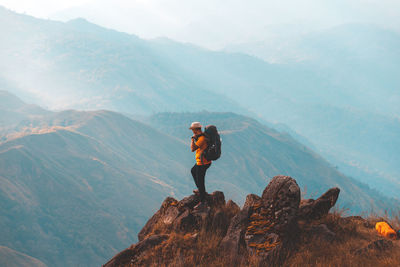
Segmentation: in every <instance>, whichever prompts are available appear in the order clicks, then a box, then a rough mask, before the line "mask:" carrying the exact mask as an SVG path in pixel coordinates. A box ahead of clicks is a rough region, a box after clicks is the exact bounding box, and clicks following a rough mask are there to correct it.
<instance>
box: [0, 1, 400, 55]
mask: <svg viewBox="0 0 400 267" xmlns="http://www.w3.org/2000/svg"><path fill="white" fill-rule="evenodd" d="M0 5H3V6H5V7H6V8H9V9H11V10H14V11H16V12H19V13H26V14H28V15H33V16H35V17H41V18H51V19H56V20H63V21H66V20H69V19H73V18H76V17H83V18H86V19H87V20H89V21H91V22H93V23H96V24H99V25H101V26H104V27H108V28H113V29H116V30H119V31H123V32H128V33H133V34H136V35H139V36H140V37H143V38H155V37H159V36H165V37H169V38H171V39H175V40H178V41H183V42H192V43H196V44H199V45H202V46H206V47H208V48H216V49H218V48H223V47H224V46H226V45H229V44H230V43H238V42H242V41H257V38H260V39H262V38H261V37H260V36H262V35H264V37H265V36H266V35H268V34H269V33H267V32H266V31H268V30H270V29H271V28H273V30H274V31H275V32H276V31H278V32H279V31H281V30H282V31H285V30H286V29H288V30H289V31H293V29H295V28H296V29H297V31H299V30H300V31H308V30H318V29H319V28H324V27H331V26H335V25H339V24H343V23H368V24H377V25H380V26H384V27H386V28H391V29H394V30H396V31H399V32H400V15H399V14H400V0H58V1H57V0H35V1H34V0H0ZM282 25H285V26H286V28H282V27H281V26H282ZM276 26H279V27H278V28H277V27H276Z"/></svg>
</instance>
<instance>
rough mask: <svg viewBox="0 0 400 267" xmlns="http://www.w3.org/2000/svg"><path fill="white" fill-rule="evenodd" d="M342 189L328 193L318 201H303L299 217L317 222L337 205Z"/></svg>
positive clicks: (330, 190) (334, 189)
mask: <svg viewBox="0 0 400 267" xmlns="http://www.w3.org/2000/svg"><path fill="white" fill-rule="evenodd" d="M339 192H340V189H339V188H337V187H335V188H331V189H329V190H328V191H326V192H325V193H324V194H323V195H321V196H320V197H319V198H318V199H316V200H314V199H304V200H302V201H301V204H300V209H299V213H298V216H299V218H302V219H306V220H316V219H319V218H321V217H322V216H323V215H326V214H327V213H328V212H329V210H330V209H331V208H332V207H333V206H334V205H335V203H336V201H337V199H338V197H339Z"/></svg>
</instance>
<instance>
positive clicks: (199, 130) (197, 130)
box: [192, 128, 201, 135]
mask: <svg viewBox="0 0 400 267" xmlns="http://www.w3.org/2000/svg"><path fill="white" fill-rule="evenodd" d="M192 131H193V134H194V135H198V134H201V129H198V128H197V129H192Z"/></svg>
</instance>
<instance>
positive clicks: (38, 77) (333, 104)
mask: <svg viewBox="0 0 400 267" xmlns="http://www.w3.org/2000/svg"><path fill="white" fill-rule="evenodd" d="M0 34H1V35H2V36H7V38H2V41H1V42H0V58H1V60H0V85H1V87H2V88H3V89H5V90H8V91H10V92H12V93H14V94H16V95H18V96H19V97H21V98H22V99H24V100H27V101H28V102H31V103H36V104H40V105H41V106H45V107H49V108H53V109H58V110H61V109H68V108H78V109H90V110H93V109H110V110H114V111H117V112H122V113H124V114H135V116H136V114H140V115H141V116H148V115H151V114H154V113H158V112H166V111H167V112H170V111H174V112H185V111H192V112H199V111H202V110H209V111H219V112H221V111H224V112H225V111H234V112H235V113H238V114H243V115H247V116H251V117H256V118H258V119H260V120H261V121H269V122H272V123H279V124H285V125H288V126H289V127H290V128H289V129H291V130H289V131H290V132H291V133H292V135H293V136H296V137H300V139H299V140H301V141H303V140H308V142H309V144H310V145H312V146H313V147H314V149H315V151H316V152H318V153H320V154H321V155H322V156H324V157H325V158H326V159H328V160H329V162H330V163H331V164H333V165H335V166H337V167H338V168H339V170H341V171H342V172H344V173H346V174H347V175H351V176H353V177H354V178H356V179H358V180H359V181H362V182H366V183H368V184H369V185H370V186H371V187H373V188H376V189H378V190H379V191H381V192H382V193H384V194H386V195H388V196H393V197H398V192H399V190H400V175H399V174H400V169H399V168H400V167H399V166H400V162H399V158H400V157H399V153H398V151H400V143H399V140H398V136H399V133H400V121H399V116H400V108H399V107H400V95H399V93H398V90H397V88H399V86H400V78H399V77H400V75H397V73H398V69H399V67H400V66H399V64H400V63H399V62H400V60H399V55H400V53H399V47H400V45H399V44H400V37H399V35H398V34H397V33H394V32H391V31H389V30H385V29H381V28H379V27H376V26H371V25H355V24H353V25H343V26H339V27H336V28H333V29H330V30H328V31H322V32H318V33H313V34H308V35H304V36H301V37H299V39H298V40H297V41H295V42H291V43H289V44H288V47H287V48H285V49H284V50H283V51H286V52H282V53H288V54H290V53H289V52H287V51H289V50H290V51H293V53H294V54H296V55H299V56H300V58H299V60H294V61H293V60H292V61H291V60H286V61H284V64H269V63H266V62H265V61H262V60H260V59H257V58H255V57H252V56H248V55H244V54H238V53H226V52H211V51H208V50H205V49H201V48H199V47H196V46H193V45H190V44H180V43H177V42H174V41H171V40H168V39H162V38H161V39H156V40H142V39H140V38H138V37H136V36H134V35H128V34H125V33H121V32H117V31H114V30H110V29H105V28H102V27H99V26H97V25H95V24H92V23H90V22H88V21H86V20H84V19H76V20H72V21H69V22H67V23H62V22H56V21H51V20H41V19H35V18H33V17H30V16H26V15H21V14H16V13H14V12H11V11H9V10H6V9H4V8H0ZM251 46H252V44H244V45H243V47H241V48H231V49H230V51H241V52H243V51H244V52H248V53H252V54H253V55H257V56H258V57H260V58H263V54H262V53H263V52H268V53H274V52H273V51H271V50H270V49H271V46H268V44H267V43H265V42H262V43H260V44H259V46H258V48H257V50H254V51H253V52H251V51H252V50H251ZM284 128H286V129H288V128H287V127H284ZM282 129H283V128H282Z"/></svg>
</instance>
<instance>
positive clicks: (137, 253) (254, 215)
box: [105, 176, 340, 267]
mask: <svg viewBox="0 0 400 267" xmlns="http://www.w3.org/2000/svg"><path fill="white" fill-rule="evenodd" d="M339 192H340V190H339V189H338V188H332V189H330V190H328V191H327V192H326V193H325V194H323V195H322V196H321V197H320V198H318V199H316V200H313V199H309V200H303V201H302V202H300V188H299V186H298V185H297V183H296V181H295V180H294V179H293V178H291V177H289V176H276V177H274V178H273V179H272V180H271V182H270V183H269V184H268V186H267V187H266V188H265V189H264V191H263V193H262V195H261V197H260V196H257V195H254V194H250V195H248V196H247V197H246V202H245V204H244V206H243V208H242V209H240V208H239V206H238V205H237V204H236V203H234V202H233V201H232V200H229V201H228V202H227V203H226V202H225V197H224V194H223V193H222V192H219V191H216V192H214V193H212V194H211V195H207V197H206V198H207V203H208V205H207V207H206V208H204V209H202V210H196V209H194V207H195V206H196V205H197V204H198V203H199V196H197V195H191V196H188V197H185V198H184V199H182V200H180V201H178V200H176V199H174V198H171V197H168V198H166V199H165V200H164V202H163V203H162V205H161V207H160V209H159V210H158V211H157V212H156V213H155V214H154V215H153V216H152V217H151V218H150V219H149V221H148V222H147V223H146V225H145V226H144V227H143V229H142V230H141V231H140V233H139V234H138V237H139V243H137V244H136V245H133V246H131V247H130V248H128V249H126V250H124V251H123V252H121V253H119V254H117V255H116V256H115V257H114V258H113V259H111V260H110V261H109V262H108V263H107V264H106V265H105V266H107V267H110V266H131V265H132V266H136V265H140V264H142V263H143V262H141V261H140V259H141V258H143V257H145V256H146V255H151V254H149V253H151V249H152V247H154V246H162V245H163V244H164V243H165V242H168V239H171V238H173V236H174V235H177V234H178V235H179V234H180V235H182V236H184V240H189V241H190V242H189V241H188V242H187V243H186V245H185V246H186V248H187V246H190V244H193V242H194V241H195V240H196V238H197V237H198V234H199V233H200V232H202V231H203V232H204V231H205V232H206V233H210V234H212V235H214V236H215V235H217V236H220V239H219V240H220V241H219V245H218V248H219V249H220V250H221V253H223V254H225V255H228V254H231V255H235V258H238V259H239V260H240V257H247V256H252V257H256V258H257V262H258V264H260V265H263V264H265V263H266V262H268V263H269V264H271V263H278V264H279V262H280V261H281V259H282V258H283V257H284V256H285V252H286V251H287V250H288V249H290V248H291V247H292V246H293V245H294V244H296V242H297V239H298V237H299V234H298V221H299V220H315V219H318V218H320V217H322V216H324V215H325V214H327V213H328V212H329V209H330V208H331V207H332V206H333V205H334V204H335V203H336V200H337V198H338V195H339ZM309 231H310V233H311V232H312V233H313V234H314V235H316V236H320V237H321V238H322V239H324V240H333V239H334V238H335V234H334V233H333V232H331V231H330V230H329V229H328V228H327V226H326V225H317V226H312V227H311V228H310V229H309ZM191 242H192V243H191ZM178 249H181V248H178Z"/></svg>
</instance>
